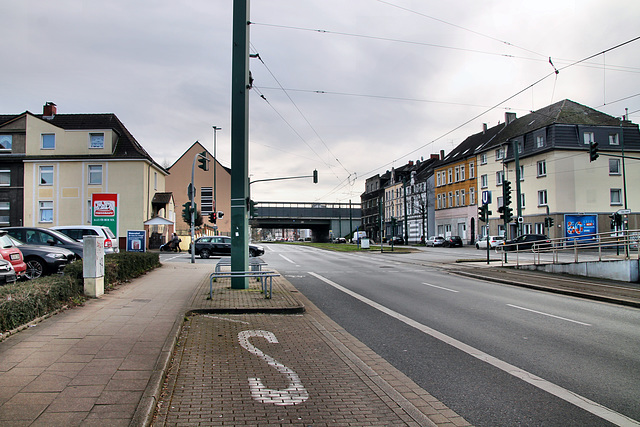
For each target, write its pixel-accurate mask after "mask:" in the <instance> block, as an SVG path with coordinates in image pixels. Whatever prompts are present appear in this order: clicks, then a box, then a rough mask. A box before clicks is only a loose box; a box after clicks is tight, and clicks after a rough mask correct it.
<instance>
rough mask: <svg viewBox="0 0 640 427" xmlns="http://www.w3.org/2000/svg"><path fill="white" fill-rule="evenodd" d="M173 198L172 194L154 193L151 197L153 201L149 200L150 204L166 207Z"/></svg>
mask: <svg viewBox="0 0 640 427" xmlns="http://www.w3.org/2000/svg"><path fill="white" fill-rule="evenodd" d="M172 197H173V193H170V192H169V193H156V194H154V195H153V199H152V200H151V203H152V204H158V205H166V204H167V203H169V202H170V201H171V198H172Z"/></svg>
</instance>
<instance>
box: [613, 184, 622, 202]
mask: <svg viewBox="0 0 640 427" xmlns="http://www.w3.org/2000/svg"><path fill="white" fill-rule="evenodd" d="M621 196H622V190H620V189H619V188H612V189H611V204H612V205H621V204H622V197H621Z"/></svg>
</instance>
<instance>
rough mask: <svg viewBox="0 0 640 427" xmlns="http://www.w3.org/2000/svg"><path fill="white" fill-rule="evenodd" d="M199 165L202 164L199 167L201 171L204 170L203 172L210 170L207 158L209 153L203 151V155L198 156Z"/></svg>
mask: <svg viewBox="0 0 640 427" xmlns="http://www.w3.org/2000/svg"><path fill="white" fill-rule="evenodd" d="M198 163H200V164H199V165H198V167H199V168H200V169H202V170H203V171H208V170H209V159H208V158H207V151H206V150H205V151H203V152H202V153H200V154H198Z"/></svg>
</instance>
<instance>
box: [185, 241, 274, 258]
mask: <svg viewBox="0 0 640 427" xmlns="http://www.w3.org/2000/svg"><path fill="white" fill-rule="evenodd" d="M195 244H196V245H195V254H196V255H199V256H200V258H204V259H207V258H209V257H210V256H211V255H226V256H229V255H231V237H227V236H203V237H199V238H198V239H196V241H195ZM189 252H191V244H189ZM249 255H250V256H252V257H257V256H260V255H264V248H263V247H262V246H258V245H251V244H250V245H249Z"/></svg>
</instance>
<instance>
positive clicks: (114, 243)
mask: <svg viewBox="0 0 640 427" xmlns="http://www.w3.org/2000/svg"><path fill="white" fill-rule="evenodd" d="M51 229H52V230H58V231H59V232H61V233H63V234H66V235H67V236H69V237H71V238H72V239H75V240H78V241H79V242H82V238H83V236H100V237H104V253H105V255H106V254H113V253H118V252H120V248H119V244H118V239H117V238H116V236H115V235H114V234H113V231H111V229H110V228H109V227H104V226H101V225H56V226H54V227H51Z"/></svg>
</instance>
